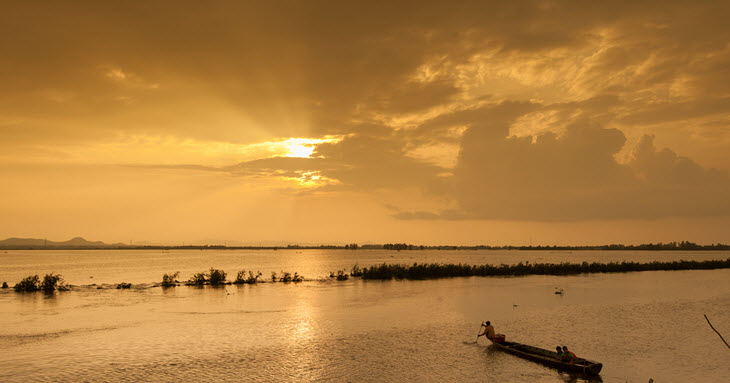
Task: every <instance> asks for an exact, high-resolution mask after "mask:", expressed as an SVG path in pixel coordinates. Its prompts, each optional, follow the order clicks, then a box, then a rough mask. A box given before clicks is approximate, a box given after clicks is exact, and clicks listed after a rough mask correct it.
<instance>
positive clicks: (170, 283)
mask: <svg viewBox="0 0 730 383" xmlns="http://www.w3.org/2000/svg"><path fill="white" fill-rule="evenodd" d="M179 276H180V272H179V271H176V272H175V273H174V274H165V275H163V276H162V287H175V286H177V283H178V282H177V277H179Z"/></svg>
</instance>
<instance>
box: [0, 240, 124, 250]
mask: <svg viewBox="0 0 730 383" xmlns="http://www.w3.org/2000/svg"><path fill="white" fill-rule="evenodd" d="M119 247H129V246H128V245H125V244H123V243H113V244H107V243H104V242H101V241H95V242H91V241H87V240H85V239H83V238H81V237H76V238H71V239H70V240H68V241H64V242H54V241H48V240H45V239H37V238H8V239H5V240H2V241H0V249H12V250H23V249H106V248H119Z"/></svg>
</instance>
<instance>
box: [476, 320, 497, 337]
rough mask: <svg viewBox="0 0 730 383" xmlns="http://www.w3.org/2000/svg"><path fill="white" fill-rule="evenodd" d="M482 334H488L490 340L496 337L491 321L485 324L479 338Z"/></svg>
mask: <svg viewBox="0 0 730 383" xmlns="http://www.w3.org/2000/svg"><path fill="white" fill-rule="evenodd" d="M482 335H484V336H486V337H487V339H489V340H492V339H494V327H492V324H491V323H490V322H489V321H487V325H486V326H484V332H483V333H481V334H479V335H478V336H477V338H478V337H480V336H482Z"/></svg>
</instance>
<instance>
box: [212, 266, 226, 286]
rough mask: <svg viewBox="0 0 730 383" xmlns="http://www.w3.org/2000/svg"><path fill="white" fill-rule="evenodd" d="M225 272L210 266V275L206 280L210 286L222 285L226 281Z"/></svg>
mask: <svg viewBox="0 0 730 383" xmlns="http://www.w3.org/2000/svg"><path fill="white" fill-rule="evenodd" d="M226 275H228V274H226V272H225V271H223V270H218V269H214V268H212V267H211V268H210V277H209V279H208V281H209V282H210V284H211V285H212V286H219V285H224V284H225V283H226Z"/></svg>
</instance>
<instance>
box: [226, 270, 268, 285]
mask: <svg viewBox="0 0 730 383" xmlns="http://www.w3.org/2000/svg"><path fill="white" fill-rule="evenodd" d="M261 275H262V274H261V272H260V271H259V272H257V273H256V274H254V273H253V271H251V270H249V271H248V276H246V270H241V271H239V272H238V274H237V275H236V280H235V281H234V282H233V283H234V284H237V285H241V284H251V285H253V284H256V283H258V282H261V281H259V279H260V278H261Z"/></svg>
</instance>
